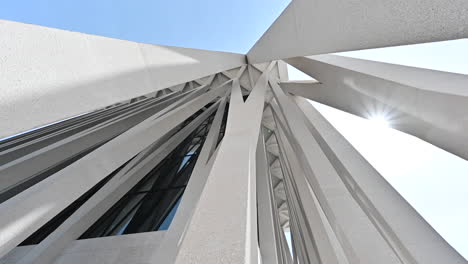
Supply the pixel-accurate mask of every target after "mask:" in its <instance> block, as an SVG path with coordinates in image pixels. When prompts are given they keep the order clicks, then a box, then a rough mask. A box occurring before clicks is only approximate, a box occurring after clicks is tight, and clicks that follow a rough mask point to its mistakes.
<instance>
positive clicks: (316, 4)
mask: <svg viewBox="0 0 468 264" xmlns="http://www.w3.org/2000/svg"><path fill="white" fill-rule="evenodd" d="M467 13H468V2H467V1H465V0H452V1H450V3H447V2H445V1H441V0H425V1H414V0H413V1H406V0H392V1H386V0H360V1H349V0H293V1H291V3H290V4H289V6H288V7H287V8H286V9H285V10H284V11H283V13H282V14H281V15H280V16H279V17H278V19H276V21H275V22H274V23H273V25H271V26H270V28H269V29H268V30H267V32H265V34H263V36H262V37H261V38H260V39H259V40H258V41H257V43H255V45H254V46H253V47H252V48H251V49H250V51H249V53H248V54H247V57H248V60H249V63H259V62H265V61H270V60H277V59H285V58H291V57H297V56H307V55H317V54H326V53H334V52H339V51H351V50H362V49H371V48H380V47H389V46H397V45H408V44H416V43H424V42H433V41H442V40H451V39H460V38H466V37H468V27H467V25H468V16H467V15H466V14H467Z"/></svg>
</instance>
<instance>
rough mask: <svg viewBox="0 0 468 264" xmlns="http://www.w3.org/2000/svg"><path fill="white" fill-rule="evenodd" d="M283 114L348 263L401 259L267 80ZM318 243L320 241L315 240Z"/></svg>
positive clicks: (297, 112) (296, 111)
mask: <svg viewBox="0 0 468 264" xmlns="http://www.w3.org/2000/svg"><path fill="white" fill-rule="evenodd" d="M270 84H271V86H272V88H273V94H274V96H275V99H276V100H278V105H279V108H280V110H281V112H282V115H284V120H285V122H284V123H285V124H286V125H287V130H288V131H290V134H291V136H290V138H289V139H290V140H291V145H292V148H293V151H294V152H295V153H296V154H297V156H298V158H299V159H300V160H299V161H300V164H301V168H302V169H303V170H304V172H305V175H306V177H307V183H308V185H309V188H310V189H311V190H312V191H313V192H314V194H315V195H316V197H317V200H318V202H319V204H320V207H321V208H322V210H323V212H324V214H325V216H326V218H327V221H328V222H329V223H330V226H331V227H332V228H333V232H334V233H335V235H336V237H337V239H338V241H339V243H340V245H341V247H342V248H343V251H344V254H345V257H346V259H347V261H348V262H349V263H359V262H362V263H376V262H379V263H385V264H396V263H400V261H401V259H400V255H398V254H397V252H395V251H394V250H393V248H392V247H391V246H390V245H389V244H388V243H387V241H386V240H385V239H384V238H383V237H382V236H381V234H380V233H379V231H378V229H377V228H376V226H375V225H374V224H373V222H372V219H369V218H368V217H367V216H366V214H365V212H364V210H363V208H362V207H361V206H360V204H359V203H358V202H357V201H356V200H355V199H354V198H353V195H352V193H351V192H350V191H349V190H348V189H347V188H346V185H345V184H344V182H343V181H342V180H341V178H340V176H339V175H338V173H337V171H336V170H335V168H334V167H333V165H332V164H331V161H330V160H328V158H327V157H326V155H325V154H324V153H323V150H322V149H321V148H320V145H319V144H318V143H317V141H316V140H315V139H314V138H313V136H312V135H311V133H310V131H309V130H308V128H307V126H306V124H305V122H304V119H303V118H302V116H301V112H300V110H299V108H298V107H297V105H296V104H295V103H294V102H292V101H291V100H290V99H289V98H288V97H287V96H286V95H285V94H284V93H283V92H282V90H281V88H280V87H279V85H278V84H276V83H274V82H270ZM317 243H320V242H317Z"/></svg>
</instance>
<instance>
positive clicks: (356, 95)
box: [281, 55, 468, 159]
mask: <svg viewBox="0 0 468 264" xmlns="http://www.w3.org/2000/svg"><path fill="white" fill-rule="evenodd" d="M287 62H288V63H290V64H291V65H293V66H294V67H296V68H298V69H300V70H301V71H303V72H305V73H307V74H309V75H310V76H311V77H313V78H315V79H317V80H318V81H319V83H313V82H308V83H307V82H292V83H282V84H281V86H282V87H283V88H284V89H285V90H286V91H288V92H290V93H293V94H296V95H300V96H303V97H306V98H309V99H312V100H315V101H317V102H320V103H324V104H327V105H330V106H332V107H335V108H338V109H340V110H343V111H347V112H350V113H352V114H355V115H359V116H362V117H365V118H370V117H372V116H382V117H384V118H386V119H388V121H389V122H390V125H391V126H392V127H394V128H395V129H398V130H401V131H403V132H406V133H409V134H411V135H414V136H416V137H418V138H420V139H422V140H425V141H427V142H429V143H431V144H434V145H435V146H438V147H440V148H442V149H444V150H446V151H449V152H451V153H453V154H455V155H458V156H460V157H462V158H464V159H468V133H466V131H468V115H467V113H468V89H467V87H468V76H467V75H463V74H455V73H448V72H440V71H433V70H427V69H420V68H414V67H406V66H401V65H394V64H388V63H381V62H374V61H367V60H360V59H353V58H348V57H342V56H334V55H321V56H313V57H298V58H292V59H288V60H287Z"/></svg>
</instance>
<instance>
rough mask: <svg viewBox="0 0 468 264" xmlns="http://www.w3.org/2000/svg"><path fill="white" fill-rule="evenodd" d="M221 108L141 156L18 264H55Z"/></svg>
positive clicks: (132, 161) (206, 114) (150, 148)
mask: <svg viewBox="0 0 468 264" xmlns="http://www.w3.org/2000/svg"><path fill="white" fill-rule="evenodd" d="M217 107H218V104H214V105H213V106H212V107H211V108H210V109H207V111H205V112H204V113H203V114H201V115H199V116H198V117H197V118H196V119H194V120H193V121H192V122H191V123H189V124H188V125H187V126H185V127H184V128H183V129H182V130H180V131H179V132H177V133H176V134H174V135H170V136H171V137H169V138H163V139H162V140H160V141H158V142H156V143H154V144H152V145H151V146H149V147H148V148H147V149H145V150H144V151H142V152H140V153H139V154H138V155H137V156H136V157H135V158H133V159H132V160H131V161H130V162H129V163H128V164H127V165H126V166H125V167H124V168H122V169H121V170H120V171H119V172H118V173H117V174H116V175H115V176H113V177H112V179H110V180H109V182H108V183H106V184H105V185H104V186H103V187H102V188H101V189H99V190H98V191H97V192H96V193H95V194H94V195H93V196H92V197H91V198H90V199H89V200H88V201H86V202H85V203H84V204H83V205H82V206H81V207H80V208H79V209H78V210H77V211H76V212H75V213H73V214H72V215H71V216H70V217H69V218H67V220H65V221H64V222H63V223H62V224H61V225H60V226H59V227H58V228H57V229H56V230H55V231H54V232H52V233H51V234H50V235H49V236H47V237H46V238H45V239H44V240H43V241H42V242H41V243H39V244H38V245H37V246H35V247H34V248H33V249H32V250H31V252H29V253H28V254H27V255H26V256H25V257H24V258H22V259H21V261H20V262H19V263H18V264H48V263H52V262H53V260H54V259H55V257H57V256H58V255H59V254H60V253H61V252H62V250H63V249H65V248H66V247H67V246H69V245H70V242H72V241H74V240H76V239H78V238H79V237H80V236H81V235H82V234H83V233H84V232H85V231H86V230H87V229H88V228H89V227H91V226H92V225H93V224H94V223H95V222H96V221H97V220H98V219H99V218H100V217H101V216H102V215H103V214H104V213H106V212H107V211H108V210H109V209H110V208H111V207H112V206H113V205H114V204H116V203H117V202H118V201H119V199H121V198H122V197H123V196H124V195H125V194H126V193H127V192H128V191H129V190H130V189H131V188H132V187H133V186H135V184H137V183H138V182H139V181H140V180H141V179H142V178H143V177H144V176H146V175H147V174H148V173H149V172H150V171H151V170H152V169H153V168H154V166H155V164H158V163H159V162H161V161H162V160H163V159H164V158H165V157H166V156H167V155H169V154H170V153H171V151H173V150H174V149H175V148H176V147H177V146H178V145H179V144H180V143H181V142H182V141H183V140H184V139H185V138H186V137H187V136H189V135H190V133H192V132H193V131H194V130H195V129H196V128H197V127H198V126H199V125H200V124H201V123H202V122H203V121H205V120H206V119H207V118H208V117H209V115H210V114H212V113H213V112H214V111H215V109H216V108H217Z"/></svg>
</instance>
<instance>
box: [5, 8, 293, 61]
mask: <svg viewBox="0 0 468 264" xmlns="http://www.w3.org/2000/svg"><path fill="white" fill-rule="evenodd" d="M288 3H289V1H288V0H237V1H219V0H79V1H77V0H13V1H12V0H0V6H1V8H0V18H2V19H8V20H14V21H20V22H26V23H31V24H37V25H43V26H49V27H55V28H61V29H67V30H72V31H78V32H84V33H90V34H96V35H102V36H108V37H113V38H119V39H127V40H133V41H138V42H145V43H155V44H162V45H172V46H184V47H191V48H200V49H210V50H220V51H230V52H238V53H246V52H247V51H248V50H249V48H250V47H251V46H252V45H253V44H254V43H255V41H256V40H257V39H258V38H259V37H260V36H261V35H262V34H263V32H264V31H265V30H266V29H267V28H268V27H269V26H270V25H271V23H272V22H273V21H274V20H275V19H276V17H277V16H278V15H279V14H280V13H281V12H282V11H283V9H284V8H285V7H286V6H287V5H288Z"/></svg>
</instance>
